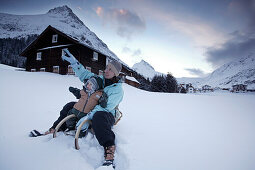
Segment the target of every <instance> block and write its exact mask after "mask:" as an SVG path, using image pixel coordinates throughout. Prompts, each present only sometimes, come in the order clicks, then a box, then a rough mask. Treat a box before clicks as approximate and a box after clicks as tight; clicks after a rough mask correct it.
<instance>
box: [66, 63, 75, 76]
mask: <svg viewBox="0 0 255 170" xmlns="http://www.w3.org/2000/svg"><path fill="white" fill-rule="evenodd" d="M67 74H71V75H74V71H73V68H72V67H71V65H68V72H67Z"/></svg>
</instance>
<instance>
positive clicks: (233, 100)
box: [0, 65, 255, 170]
mask: <svg viewBox="0 0 255 170" xmlns="http://www.w3.org/2000/svg"><path fill="white" fill-rule="evenodd" d="M69 86H74V87H81V86H82V84H81V82H79V79H78V78H77V77H74V76H67V75H65V76H63V75H57V74H53V73H42V72H41V73H39V72H37V73H30V72H25V71H17V70H16V69H15V68H11V67H7V66H4V65H0V134H1V135H0V169H1V170H30V169H31V170H32V169H36V170H58V169H59V170H60V169H61V170H72V169H73V170H82V169H84V170H90V169H94V168H96V167H98V166H99V165H100V164H101V161H102V160H103V148H102V147H101V146H100V145H99V144H98V142H97V140H96V139H95V137H94V136H92V135H90V134H89V135H88V136H87V137H86V138H83V139H80V146H81V149H80V150H79V151H77V150H75V149H74V139H73V137H71V136H65V135H63V134H61V133H60V134H58V137H57V138H55V139H53V138H52V136H51V135H50V136H44V137H38V138H30V137H28V133H29V132H30V131H31V130H33V129H39V130H42V131H44V130H47V129H48V128H49V127H50V126H51V124H52V123H53V122H54V120H55V119H56V118H57V117H58V115H59V111H60V110H61V109H62V107H63V106H64V105H65V104H66V103H67V102H69V101H75V97H74V96H73V95H72V94H71V93H70V92H69V91H68V87H69ZM123 87H124V91H125V96H124V100H123V102H122V103H121V105H120V110H121V111H122V112H123V113H124V116H123V118H122V120H121V121H120V122H119V124H118V125H117V126H115V127H114V131H115V133H116V144H117V151H116V165H117V167H116V169H117V170H128V169H129V170H143V169H146V170H150V169H152V170H154V169H158V170H254V169H255V133H254V132H255V94H253V93H246V94H243V93H242V94H232V93H208V94H164V93H151V92H145V91H142V90H138V89H135V88H133V87H130V86H128V85H126V84H124V85H123Z"/></svg>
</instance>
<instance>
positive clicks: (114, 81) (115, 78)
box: [111, 76, 120, 83]
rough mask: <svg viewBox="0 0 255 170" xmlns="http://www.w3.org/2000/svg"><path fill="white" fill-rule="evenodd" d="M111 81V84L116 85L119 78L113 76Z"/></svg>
mask: <svg viewBox="0 0 255 170" xmlns="http://www.w3.org/2000/svg"><path fill="white" fill-rule="evenodd" d="M111 80H112V82H113V83H118V82H119V80H120V77H116V76H114V77H113V78H112V79H111Z"/></svg>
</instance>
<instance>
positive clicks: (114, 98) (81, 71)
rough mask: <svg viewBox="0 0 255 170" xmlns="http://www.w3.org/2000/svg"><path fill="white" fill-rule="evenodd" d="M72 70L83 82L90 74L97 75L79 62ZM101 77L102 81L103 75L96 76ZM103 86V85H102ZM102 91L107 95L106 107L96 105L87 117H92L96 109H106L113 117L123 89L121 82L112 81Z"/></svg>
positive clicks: (121, 97)
mask: <svg viewBox="0 0 255 170" xmlns="http://www.w3.org/2000/svg"><path fill="white" fill-rule="evenodd" d="M73 70H74V72H75V75H76V76H78V77H79V79H80V80H81V81H82V82H84V79H89V78H90V77H92V76H98V75H96V74H94V73H92V72H90V71H88V70H87V69H85V68H84V66H83V65H81V64H79V65H78V67H73ZM98 77H100V78H101V79H103V82H104V77H103V76H102V75H100V76H98ZM103 86H104V85H103ZM104 92H105V93H106V94H107V96H108V102H107V106H106V108H103V107H101V106H100V105H96V106H95V108H94V109H93V110H92V111H90V113H89V114H88V117H89V119H92V118H93V116H94V114H95V113H96V112H97V111H106V112H110V113H112V115H113V116H114V117H115V107H116V106H118V105H119V103H120V102H121V101H122V99H123V95H124V91H123V89H122V83H121V82H118V83H114V84H112V85H110V86H107V87H105V88H104Z"/></svg>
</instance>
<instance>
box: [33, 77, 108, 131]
mask: <svg viewBox="0 0 255 170" xmlns="http://www.w3.org/2000/svg"><path fill="white" fill-rule="evenodd" d="M84 82H86V83H85V84H84V86H83V89H82V90H79V89H77V88H73V87H70V88H69V91H70V92H72V93H73V94H74V96H75V97H76V98H77V99H79V101H78V102H76V103H75V102H70V103H67V104H66V105H65V106H64V108H63V109H62V110H61V112H60V117H59V118H58V120H56V121H55V122H54V124H53V126H52V127H51V128H50V129H49V130H48V131H46V132H45V133H44V134H39V132H38V131H36V132H33V133H32V136H40V135H48V134H51V133H54V132H55V128H56V126H57V125H58V123H59V122H60V121H61V120H63V119H64V118H65V117H66V116H68V115H70V114H75V115H76V117H75V118H72V119H70V120H68V121H67V122H66V123H64V124H63V125H62V126H61V127H60V129H61V130H62V131H68V130H71V129H74V128H75V124H76V121H78V120H79V119H80V118H82V117H83V116H86V115H87V113H88V112H90V111H91V110H92V109H93V108H94V107H95V106H96V105H97V104H100V105H101V106H102V107H106V103H107V96H105V93H104V92H103V90H101V91H97V90H99V89H102V88H103V80H102V79H101V78H99V77H91V78H90V79H87V80H84ZM101 96H102V97H101ZM99 99H100V100H99ZM34 131H35V130H34ZM35 133H38V134H39V135H38V134H35ZM81 135H82V134H81Z"/></svg>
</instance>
